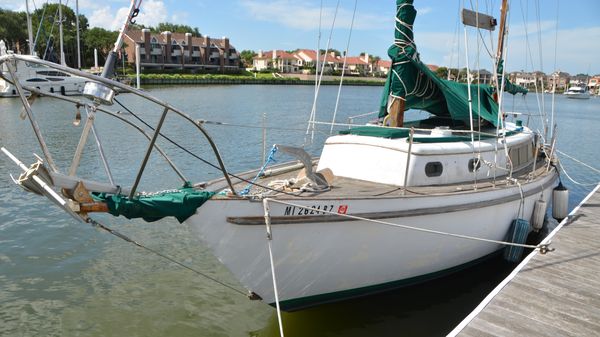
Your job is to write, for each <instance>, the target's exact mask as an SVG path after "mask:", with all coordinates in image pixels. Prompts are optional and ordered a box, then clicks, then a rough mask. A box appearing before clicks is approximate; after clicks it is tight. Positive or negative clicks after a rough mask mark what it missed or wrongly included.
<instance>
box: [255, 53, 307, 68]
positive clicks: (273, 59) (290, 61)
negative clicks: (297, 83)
mask: <svg viewBox="0 0 600 337" xmlns="http://www.w3.org/2000/svg"><path fill="white" fill-rule="evenodd" d="M303 63H304V62H303V60H302V58H300V57H299V56H298V55H297V54H296V53H293V54H292V53H288V52H286V51H283V50H272V51H268V52H266V53H263V52H262V50H261V51H259V52H258V55H257V56H255V57H254V58H253V59H252V67H253V69H254V70H256V71H262V70H268V69H271V70H273V71H277V72H281V73H297V72H299V70H300V67H302V65H303Z"/></svg>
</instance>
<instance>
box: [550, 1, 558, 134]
mask: <svg viewBox="0 0 600 337" xmlns="http://www.w3.org/2000/svg"><path fill="white" fill-rule="evenodd" d="M555 29H556V31H555V35H554V71H556V54H557V52H558V0H556V28H555ZM557 75H558V78H559V79H560V72H559V73H558V74H557ZM555 98H556V78H555V79H554V90H552V111H551V115H550V138H552V136H553V131H554V101H555Z"/></svg>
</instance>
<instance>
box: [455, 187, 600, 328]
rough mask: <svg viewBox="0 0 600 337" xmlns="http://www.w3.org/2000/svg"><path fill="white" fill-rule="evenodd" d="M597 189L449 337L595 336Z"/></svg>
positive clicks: (599, 286)
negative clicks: (543, 248)
mask: <svg viewBox="0 0 600 337" xmlns="http://www.w3.org/2000/svg"><path fill="white" fill-rule="evenodd" d="M599 206H600V185H598V186H597V187H596V188H595V189H594V190H593V191H592V192H591V193H590V194H589V195H588V196H587V197H586V198H585V199H584V200H583V201H582V203H581V204H580V205H579V206H578V207H576V208H575V209H574V210H573V212H571V214H570V215H569V217H568V218H566V219H564V220H563V221H562V222H561V223H560V224H559V226H558V227H557V228H556V229H555V230H554V231H553V232H552V233H551V234H550V235H549V236H548V237H547V238H546V239H545V240H544V241H546V242H552V247H553V248H554V249H555V251H553V252H551V253H549V254H546V255H541V254H539V253H538V252H532V253H531V254H530V255H529V256H527V257H526V258H525V259H524V260H523V261H522V262H521V263H520V264H519V265H518V266H517V267H516V268H515V270H514V271H513V272H511V274H510V275H509V276H508V277H507V278H506V279H504V280H503V281H502V282H501V283H500V285H499V286H498V287H496V288H495V289H494V290H493V291H492V292H491V293H490V294H489V295H488V296H487V297H486V298H485V300H484V301H482V303H481V304H480V305H479V306H477V308H476V309H475V310H474V311H473V312H472V313H471V314H469V315H468V316H467V318H465V320H464V321H463V322H461V324H459V325H458V326H457V327H456V328H455V329H454V330H453V331H452V332H451V333H450V334H449V336H556V335H561V336H595V335H597V334H598V333H599V332H600V324H599V322H600V311H599V309H598V308H599V307H600V283H599V282H598V274H600V266H599V264H598V255H600V247H599V246H598V241H599V239H600V225H599V221H598V219H600V208H599Z"/></svg>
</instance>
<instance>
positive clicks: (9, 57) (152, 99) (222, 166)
mask: <svg viewBox="0 0 600 337" xmlns="http://www.w3.org/2000/svg"><path fill="white" fill-rule="evenodd" d="M19 60H20V61H24V62H30V63H34V64H40V65H44V66H47V67H50V68H54V69H57V70H60V71H64V72H66V73H68V74H71V75H75V76H79V77H83V78H86V79H89V80H90V81H93V82H98V83H102V84H105V85H107V86H109V87H112V88H118V89H121V90H123V91H124V92H128V93H132V94H134V95H137V96H139V97H141V98H144V99H146V100H148V101H150V102H152V103H154V104H156V105H159V106H162V107H163V108H164V109H167V110H170V111H171V112H173V113H175V114H177V115H179V116H180V117H181V118H183V119H184V120H186V121H188V122H189V123H191V124H193V125H194V126H195V127H196V128H197V129H198V130H199V131H200V132H201V133H202V135H203V136H204V137H205V138H206V140H207V141H208V143H209V145H210V147H211V149H212V150H213V153H214V154H215V157H216V159H217V162H218V165H219V168H220V170H221V172H222V173H223V176H224V178H225V180H226V181H227V184H228V186H229V188H230V189H231V192H232V193H234V194H235V189H234V187H233V183H232V182H231V179H230V177H229V173H228V171H227V169H226V168H225V163H224V162H223V158H222V156H221V154H220V152H219V149H218V148H217V145H216V144H215V142H214V141H213V139H212V137H211V136H210V135H209V134H208V132H207V131H206V129H205V128H204V127H203V126H202V125H201V124H200V123H197V122H196V121H195V120H194V119H193V118H192V117H191V116H189V115H188V114H186V113H185V112H183V111H181V110H179V109H177V108H176V107H174V106H172V105H171V104H169V103H167V102H165V101H162V100H160V99H158V98H156V97H154V96H151V95H149V94H148V93H146V92H144V91H142V90H138V89H135V88H132V87H130V86H128V85H125V84H123V83H119V82H116V81H113V80H110V79H107V78H104V77H100V76H96V75H93V74H90V73H87V72H84V71H81V70H77V69H73V68H69V67H65V66H61V65H59V64H56V63H52V62H48V61H44V60H40V59H39V58H37V57H34V56H26V55H18V54H7V55H2V56H0V65H2V64H3V63H5V62H10V61H19ZM11 78H12V79H13V80H14V79H15V78H14V76H11ZM13 83H15V85H20V84H18V83H19V81H14V82H13ZM24 88H25V89H27V90H28V91H36V92H40V91H39V90H32V89H33V88H31V87H24ZM40 93H41V94H43V95H47V93H43V92H40ZM48 96H52V97H54V98H57V99H61V100H66V101H68V100H67V99H65V97H63V96H58V95H48ZM23 104H25V103H23ZM82 104H83V103H82ZM88 104H89V103H88ZM99 107H100V106H96V109H98V108H99ZM38 138H39V137H38ZM40 142H42V143H43V139H41V140H40Z"/></svg>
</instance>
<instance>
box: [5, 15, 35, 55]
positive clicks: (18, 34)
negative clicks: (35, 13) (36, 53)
mask: <svg viewBox="0 0 600 337" xmlns="http://www.w3.org/2000/svg"><path fill="white" fill-rule="evenodd" d="M0 22H1V23H2V24H0V39H1V40H4V41H5V42H6V44H7V45H6V48H8V49H12V50H14V51H16V52H21V53H23V52H26V51H27V52H29V51H28V50H27V49H26V48H27V39H28V37H27V16H26V14H25V12H13V11H9V10H4V9H0Z"/></svg>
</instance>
